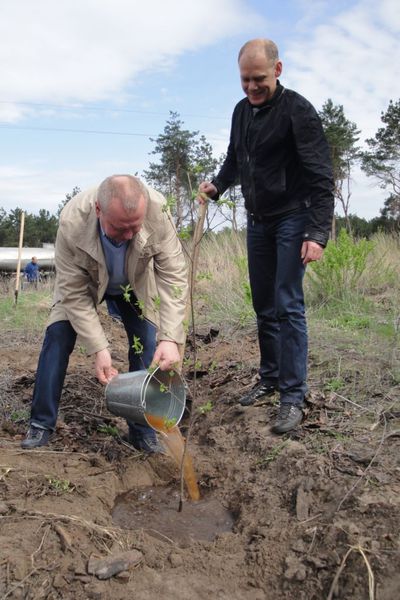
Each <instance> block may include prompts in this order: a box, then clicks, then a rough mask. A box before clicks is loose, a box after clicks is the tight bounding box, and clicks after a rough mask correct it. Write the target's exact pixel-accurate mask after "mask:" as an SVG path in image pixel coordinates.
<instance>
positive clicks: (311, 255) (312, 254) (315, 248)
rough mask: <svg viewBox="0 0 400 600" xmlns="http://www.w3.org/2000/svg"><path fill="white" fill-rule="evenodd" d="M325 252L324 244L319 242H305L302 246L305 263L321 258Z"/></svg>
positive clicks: (302, 256)
mask: <svg viewBox="0 0 400 600" xmlns="http://www.w3.org/2000/svg"><path fill="white" fill-rule="evenodd" d="M323 253H324V249H323V247H322V246H320V245H319V244H317V242H311V241H310V242H303V245H302V247H301V258H302V261H303V265H306V264H307V263H309V262H312V261H314V260H320V258H322V255H323Z"/></svg>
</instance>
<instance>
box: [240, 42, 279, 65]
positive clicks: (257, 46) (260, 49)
mask: <svg viewBox="0 0 400 600" xmlns="http://www.w3.org/2000/svg"><path fill="white" fill-rule="evenodd" d="M260 53H261V54H264V55H265V57H266V58H267V60H268V61H271V62H276V61H278V60H279V52H278V46H277V45H276V44H275V43H274V42H273V41H272V40H267V39H264V38H257V39H254V40H249V41H248V42H246V43H245V44H244V46H242V47H241V48H240V50H239V56H238V62H240V59H241V58H242V56H243V55H244V54H246V56H247V57H249V58H251V57H252V56H256V55H258V54H260Z"/></svg>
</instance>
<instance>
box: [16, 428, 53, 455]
mask: <svg viewBox="0 0 400 600" xmlns="http://www.w3.org/2000/svg"><path fill="white" fill-rule="evenodd" d="M50 435H51V431H49V430H48V429H40V428H39V427H34V426H33V425H31V426H30V427H29V430H28V433H27V434H26V437H25V439H24V440H22V442H21V448H23V449H24V450H32V449H33V448H39V447H40V446H47V444H48V443H49V439H50Z"/></svg>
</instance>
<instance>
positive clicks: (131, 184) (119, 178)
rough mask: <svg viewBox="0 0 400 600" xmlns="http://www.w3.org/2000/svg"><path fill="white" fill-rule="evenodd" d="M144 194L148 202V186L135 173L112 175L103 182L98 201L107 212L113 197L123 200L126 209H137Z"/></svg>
mask: <svg viewBox="0 0 400 600" xmlns="http://www.w3.org/2000/svg"><path fill="white" fill-rule="evenodd" d="M142 196H143V197H144V199H145V200H146V202H147V200H148V197H149V193H148V191H147V188H146V187H145V185H144V184H143V183H142V182H141V181H140V179H138V178H137V177H134V176H133V175H110V176H109V177H107V178H106V179H104V181H102V182H101V184H100V185H99V188H98V190H97V202H98V203H99V206H100V208H101V210H102V211H103V212H107V210H108V208H109V204H110V202H111V200H112V199H113V198H118V199H119V200H121V202H122V206H123V207H124V208H125V209H126V210H129V211H131V210H132V211H133V210H136V208H137V205H138V202H139V200H140V198H141V197H142Z"/></svg>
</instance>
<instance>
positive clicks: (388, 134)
mask: <svg viewBox="0 0 400 600" xmlns="http://www.w3.org/2000/svg"><path fill="white" fill-rule="evenodd" d="M381 121H382V123H383V124H384V126H383V127H380V128H379V129H378V131H377V132H376V134H375V137H373V138H369V139H367V140H366V143H367V145H368V147H369V150H368V151H367V152H364V153H363V155H362V169H363V170H364V171H365V172H366V174H367V175H368V176H369V177H375V178H376V179H377V180H378V181H379V184H380V186H381V188H383V189H387V190H389V192H390V196H389V197H388V198H387V199H386V201H385V204H384V207H383V209H382V210H381V214H382V216H384V217H386V218H389V219H394V220H395V222H396V223H397V225H400V100H398V101H397V102H393V101H392V100H390V102H389V106H388V108H387V110H386V112H383V113H382V114H381Z"/></svg>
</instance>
